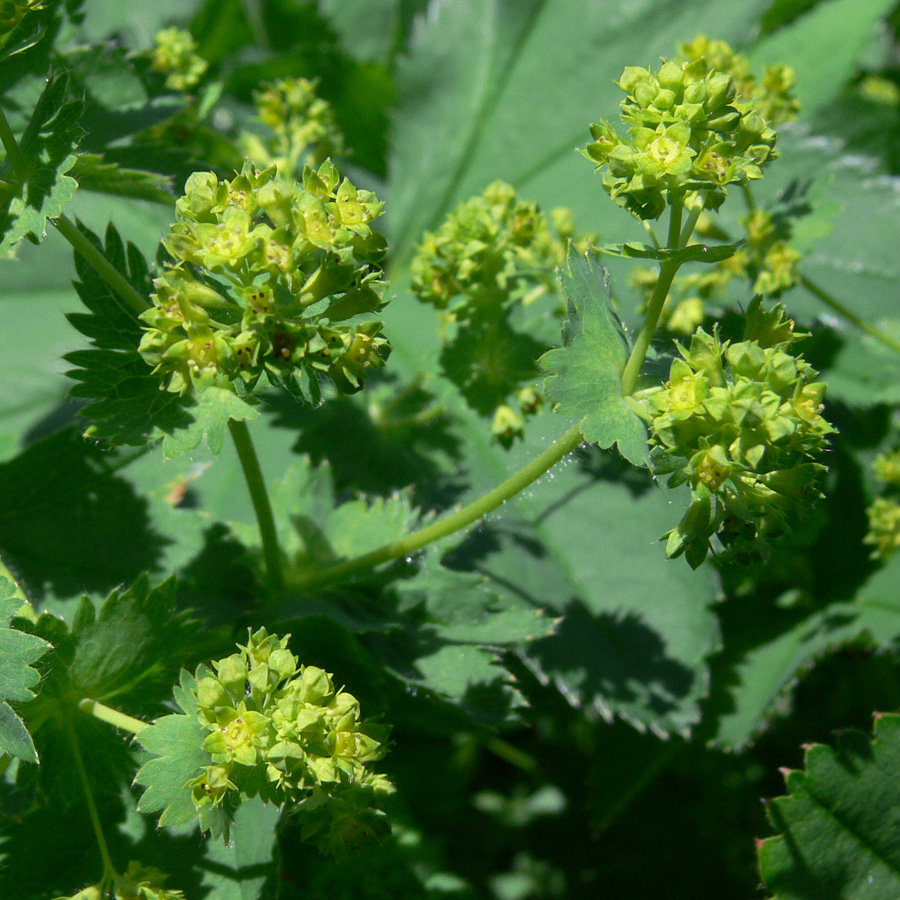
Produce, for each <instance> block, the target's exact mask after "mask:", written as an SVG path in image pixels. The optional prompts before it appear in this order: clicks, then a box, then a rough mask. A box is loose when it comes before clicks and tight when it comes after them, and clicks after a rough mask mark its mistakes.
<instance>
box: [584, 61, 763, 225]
mask: <svg viewBox="0 0 900 900" xmlns="http://www.w3.org/2000/svg"><path fill="white" fill-rule="evenodd" d="M618 84H619V87H621V88H622V90H623V91H625V94H626V97H625V99H624V100H623V101H622V104H621V108H622V121H623V123H624V124H625V126H626V128H627V132H626V134H625V135H620V134H619V133H618V132H617V131H616V129H615V128H614V127H613V126H612V125H611V124H610V123H609V122H607V121H606V120H601V121H600V122H599V123H595V124H592V125H591V135H592V137H593V141H592V142H591V143H590V144H588V145H587V147H586V148H585V149H584V151H582V152H583V153H584V155H585V156H586V157H587V158H588V159H590V160H593V161H594V162H595V163H597V167H598V168H605V172H604V176H603V184H604V187H605V188H606V190H607V191H609V193H610V196H611V197H612V198H613V199H614V200H615V201H616V202H617V203H619V204H621V205H622V206H624V207H625V208H626V209H628V210H630V211H631V212H632V213H634V215H636V216H638V217H639V218H641V219H656V218H658V217H659V216H660V215H662V213H663V211H664V210H665V208H666V205H667V202H668V200H669V198H670V197H671V196H672V195H684V194H686V193H688V192H702V193H703V203H704V206H705V207H706V208H710V209H714V208H717V207H718V206H719V205H720V204H721V203H722V201H723V200H724V199H725V195H726V193H727V185H729V184H745V183H747V182H748V181H750V180H752V179H755V178H761V177H762V166H764V165H766V164H767V163H768V162H769V161H771V160H772V159H774V158H775V156H776V155H777V154H776V151H775V131H774V130H773V129H772V127H771V126H770V124H769V123H768V122H767V121H766V119H765V117H764V115H763V114H762V112H761V110H760V109H759V108H758V107H757V106H756V105H755V99H750V100H747V99H744V98H742V97H741V95H740V94H739V92H738V87H737V85H736V84H735V80H734V78H733V77H732V76H731V74H729V73H728V71H722V70H720V69H718V68H717V67H716V66H715V65H714V63H713V61H712V60H711V59H709V58H708V57H706V56H703V55H700V56H698V57H697V58H696V59H691V60H684V61H676V60H670V61H668V62H665V61H664V62H663V65H662V66H661V67H660V68H659V69H658V70H656V71H653V70H650V69H643V68H638V67H635V66H629V67H627V68H626V69H625V71H624V72H623V73H622V77H621V79H620V80H619V82H618Z"/></svg>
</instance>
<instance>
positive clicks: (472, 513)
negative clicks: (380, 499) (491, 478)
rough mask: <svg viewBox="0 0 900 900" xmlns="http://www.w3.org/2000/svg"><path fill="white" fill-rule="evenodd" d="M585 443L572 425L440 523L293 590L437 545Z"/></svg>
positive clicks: (318, 586)
mask: <svg viewBox="0 0 900 900" xmlns="http://www.w3.org/2000/svg"><path fill="white" fill-rule="evenodd" d="M583 440H584V438H583V436H582V434H581V426H580V425H575V426H573V427H572V428H570V429H569V430H568V431H567V432H566V433H565V434H564V435H563V436H562V437H561V438H560V439H559V440H558V441H556V442H554V443H553V444H552V445H551V446H550V447H548V448H547V449H546V450H544V451H543V452H542V453H540V454H539V455H538V456H536V457H535V458H534V459H533V460H531V462H529V463H527V464H526V465H525V466H523V467H522V468H521V469H519V471H518V472H516V473H515V474H514V475H511V476H510V477H509V478H507V479H506V481H504V482H503V483H502V484H499V485H497V487H495V488H494V489H493V490H492V491H489V492H488V493H487V494H485V495H484V496H483V497H479V498H478V499H477V500H475V501H474V502H473V503H470V504H469V505H468V506H464V507H463V508H462V509H460V510H457V511H456V512H455V513H452V514H451V515H449V516H447V517H446V518H444V519H441V520H440V521H439V522H434V523H432V524H431V525H427V526H426V527H425V528H422V529H420V530H419V531H416V532H414V533H413V534H409V535H406V536H405V537H402V538H400V539H399V540H396V541H392V542H391V543H390V544H385V545H384V546H383V547H379V548H378V549H377V550H372V551H371V552H370V553H365V554H363V555H362V556H357V557H355V558H354V559H349V560H346V561H345V562H341V563H337V564H336V565H333V566H329V567H328V568H326V569H320V570H319V571H317V572H312V573H310V574H308V575H301V576H299V577H296V578H293V579H292V580H291V582H292V583H291V587H292V588H294V589H297V590H308V591H312V590H322V589H323V588H326V587H330V586H332V585H335V584H338V583H340V582H341V581H346V580H347V579H348V578H351V577H352V576H354V575H359V574H360V573H362V572H367V571H368V570H369V569H373V568H375V566H378V565H380V564H381V563H385V562H390V561H391V560H394V559H399V558H400V557H402V556H408V555H409V554H410V553H414V552H416V551H417V550H421V549H422V548H423V547H427V546H428V545H429V544H431V543H434V541H438V540H440V539H441V538H445V537H449V536H450V535H451V534H455V533H456V532H457V531H461V530H462V529H463V528H466V527H468V526H469V525H472V524H473V523H475V522H477V521H478V520H479V519H481V518H482V517H483V516H486V515H487V514H488V513H489V512H492V511H493V510H495V509H496V508H497V507H498V506H500V505H502V504H503V503H505V502H506V501H507V500H510V499H511V498H512V497H515V495H516V494H518V493H519V492H520V491H523V490H524V489H525V488H526V487H528V485H529V484H531V483H532V482H533V481H536V480H537V479H538V478H540V476H541V475H543V474H544V473H545V472H546V471H548V470H549V469H550V468H552V467H553V466H555V465H556V463H558V462H559V461H560V460H561V459H562V458H563V457H564V456H567V455H568V454H569V453H571V452H572V451H573V450H575V449H576V448H577V447H579V446H580V445H581V443H582V441H583Z"/></svg>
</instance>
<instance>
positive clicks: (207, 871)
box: [199, 797, 280, 900]
mask: <svg viewBox="0 0 900 900" xmlns="http://www.w3.org/2000/svg"><path fill="white" fill-rule="evenodd" d="M279 818H280V813H279V811H278V809H277V808H276V807H274V806H272V805H271V804H265V803H263V802H262V800H260V799H259V797H254V798H253V799H251V800H245V801H244V802H243V803H242V804H241V805H240V806H239V807H238V809H237V811H236V812H235V814H234V821H233V822H232V823H231V829H230V833H229V841H228V843H227V844H225V843H223V842H221V841H210V842H209V844H208V846H207V851H206V854H205V855H204V857H203V859H202V861H201V862H200V864H199V867H200V869H201V870H202V871H203V880H202V884H203V887H204V888H206V889H207V890H208V891H209V892H210V896H214V897H215V898H216V900H257V898H259V897H260V896H261V895H262V890H263V885H264V883H265V881H266V878H267V877H268V876H271V874H272V873H273V870H274V867H275V860H274V855H275V828H276V826H277V825H278V820H279Z"/></svg>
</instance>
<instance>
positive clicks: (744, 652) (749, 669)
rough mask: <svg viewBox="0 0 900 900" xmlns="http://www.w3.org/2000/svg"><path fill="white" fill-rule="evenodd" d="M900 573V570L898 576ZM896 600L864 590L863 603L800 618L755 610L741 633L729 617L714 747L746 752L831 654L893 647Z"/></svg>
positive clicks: (897, 627) (898, 624) (898, 627)
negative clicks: (860, 645) (856, 647)
mask: <svg viewBox="0 0 900 900" xmlns="http://www.w3.org/2000/svg"><path fill="white" fill-rule="evenodd" d="M898 570H900V566H895V567H894V572H895V573H896V572H897V571H898ZM897 596H898V595H897V594H891V595H885V594H883V593H881V592H880V591H876V592H875V593H874V594H872V593H870V592H869V591H868V590H866V589H863V591H862V592H861V595H860V598H859V602H854V603H831V604H828V605H827V606H826V607H825V608H824V609H821V610H819V611H817V612H815V613H813V614H811V615H806V616H798V615H797V613H796V611H793V610H790V609H788V610H776V609H766V611H765V615H762V614H761V613H760V612H759V611H756V612H755V613H754V616H753V618H755V619H756V620H757V621H756V622H755V623H753V622H748V623H746V624H745V626H744V628H743V631H737V632H736V633H732V629H731V628H729V623H728V617H727V616H726V620H725V627H726V637H727V639H728V640H727V644H726V648H727V649H726V654H725V657H724V659H723V660H722V661H721V662H720V663H719V664H718V665H717V666H716V670H717V671H716V675H717V676H718V677H720V678H721V679H722V681H723V685H722V687H721V688H714V692H713V696H714V698H715V702H714V704H713V706H712V707H711V709H710V710H709V713H710V719H711V720H713V719H714V720H715V726H714V731H713V740H714V741H715V743H717V744H719V745H722V746H725V747H729V748H732V749H741V748H742V747H745V746H746V745H747V744H748V743H749V742H750V741H751V740H753V739H754V738H755V737H756V736H757V735H758V734H759V732H760V731H762V730H763V728H764V727H765V725H766V723H767V721H768V719H769V718H770V717H771V716H772V714H773V710H777V709H778V708H779V706H783V700H782V698H783V697H784V695H785V693H786V692H787V691H789V690H790V688H791V687H792V686H793V685H794V684H796V681H797V678H798V676H799V675H801V674H803V673H805V672H806V671H808V670H809V669H810V668H811V667H812V666H813V665H814V664H815V663H816V662H817V661H818V660H819V659H821V658H822V657H823V656H825V655H826V654H827V653H829V652H832V651H834V650H836V649H837V648H839V647H842V646H846V645H847V644H850V643H852V642H856V641H859V640H860V639H865V642H866V643H869V642H873V643H875V644H876V645H878V646H882V647H884V646H891V645H892V644H893V643H894V642H895V641H896V640H897V639H898V638H900V602H898V600H897ZM760 632H762V634H760ZM726 673H727V674H726ZM726 685H727V686H726ZM720 691H721V694H720ZM779 701H782V702H781V703H779ZM716 713H718V716H717V717H716Z"/></svg>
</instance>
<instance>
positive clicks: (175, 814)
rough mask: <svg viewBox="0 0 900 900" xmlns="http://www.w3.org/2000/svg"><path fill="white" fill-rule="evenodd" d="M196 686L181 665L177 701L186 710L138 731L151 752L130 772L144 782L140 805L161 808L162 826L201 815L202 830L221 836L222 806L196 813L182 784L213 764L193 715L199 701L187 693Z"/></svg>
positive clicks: (194, 819)
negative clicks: (134, 773) (148, 756)
mask: <svg viewBox="0 0 900 900" xmlns="http://www.w3.org/2000/svg"><path fill="white" fill-rule="evenodd" d="M195 686H196V682H195V681H194V678H193V676H192V675H190V674H189V673H188V672H186V671H182V673H181V683H180V686H179V687H176V688H175V701H176V702H177V703H178V705H179V706H180V707H181V709H183V710H184V714H183V715H182V714H180V713H179V714H175V715H171V716H163V718H161V719H157V720H156V721H155V722H154V723H153V724H152V725H150V726H149V727H148V728H145V729H144V730H143V731H142V732H141V733H140V734H139V735H138V737H137V741H138V743H139V744H140V745H141V746H142V747H143V748H144V749H145V750H146V751H147V752H148V753H151V754H152V755H153V758H152V759H149V760H147V762H145V763H144V764H143V765H142V766H141V768H140V769H139V770H138V773H137V775H136V776H135V778H134V783H135V784H137V785H140V786H141V787H143V788H144V793H143V794H142V796H141V799H140V801H139V802H138V811H139V812H142V813H156V812H158V813H160V817H159V824H160V827H163V826H166V825H171V826H184V825H189V824H191V823H195V822H198V821H199V824H200V828H201V829H202V830H203V831H204V832H205V831H209V832H210V833H211V834H212V836H213V837H224V836H226V835H227V834H228V824H229V823H228V818H227V816H226V814H225V812H224V810H222V809H221V808H219V809H215V810H213V809H210V807H208V806H206V807H204V808H203V809H202V810H201V811H200V812H199V813H198V811H197V808H196V807H195V806H194V801H193V799H192V797H191V792H190V790H189V789H188V788H186V787H185V785H186V784H187V783H188V782H189V781H190V780H191V779H192V778H196V777H197V776H198V775H199V774H200V773H201V771H202V769H203V767H204V766H209V765H212V757H211V756H210V755H209V753H208V752H207V751H206V750H204V749H203V746H202V745H203V741H204V739H205V737H206V734H205V732H204V731H203V729H202V728H201V727H200V723H199V722H198V720H197V702H196V700H195V698H194V696H193V694H192V693H191V691H192V690H193V689H194V687H195Z"/></svg>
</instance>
